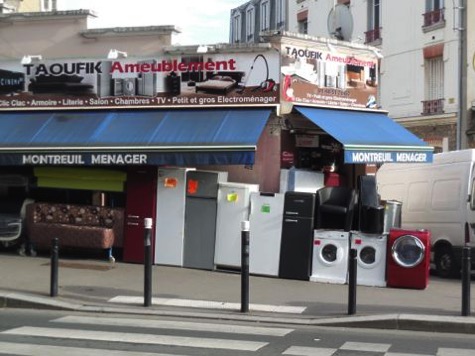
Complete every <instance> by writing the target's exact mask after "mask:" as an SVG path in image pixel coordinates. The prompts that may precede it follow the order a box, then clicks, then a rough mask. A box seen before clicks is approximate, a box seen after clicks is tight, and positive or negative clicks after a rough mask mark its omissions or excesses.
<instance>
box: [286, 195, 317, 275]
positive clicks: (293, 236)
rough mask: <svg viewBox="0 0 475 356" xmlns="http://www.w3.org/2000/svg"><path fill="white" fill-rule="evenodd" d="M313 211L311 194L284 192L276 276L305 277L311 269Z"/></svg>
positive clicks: (309, 273) (313, 205) (313, 197)
mask: <svg viewBox="0 0 475 356" xmlns="http://www.w3.org/2000/svg"><path fill="white" fill-rule="evenodd" d="M314 212H315V194H313V193H304V192H287V193H285V198H284V214H283V215H284V216H283V221H282V241H281V247H280V251H281V252H280V265H279V277H280V278H287V279H300V280H307V281H308V280H309V278H310V275H311V272H312V254H313V230H314Z"/></svg>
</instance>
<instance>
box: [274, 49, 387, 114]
mask: <svg viewBox="0 0 475 356" xmlns="http://www.w3.org/2000/svg"><path fill="white" fill-rule="evenodd" d="M353 52H356V53H352V52H351V50H349V49H347V48H342V47H339V48H337V47H336V46H327V45H326V44H324V43H315V42H311V43H309V45H308V46H293V45H291V44H282V48H281V55H282V68H281V73H282V79H281V82H282V92H281V99H282V101H284V102H291V103H295V104H297V103H299V104H306V105H315V106H323V107H332V108H338V109H355V110H361V109H364V110H367V109H378V103H377V101H376V97H377V86H378V78H377V75H378V74H377V73H378V70H377V65H378V58H377V57H376V55H375V54H373V53H372V52H370V51H365V52H366V53H364V52H363V51H358V50H353Z"/></svg>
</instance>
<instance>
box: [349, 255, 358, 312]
mask: <svg viewBox="0 0 475 356" xmlns="http://www.w3.org/2000/svg"><path fill="white" fill-rule="evenodd" d="M357 257H358V251H356V249H354V248H352V249H350V261H349V271H348V315H353V314H355V313H356V281H357V279H356V277H357V273H356V268H357V263H358V261H357Z"/></svg>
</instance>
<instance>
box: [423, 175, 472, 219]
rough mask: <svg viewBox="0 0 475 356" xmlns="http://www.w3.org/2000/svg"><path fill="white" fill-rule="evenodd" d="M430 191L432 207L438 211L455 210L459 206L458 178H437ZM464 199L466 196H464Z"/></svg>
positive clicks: (459, 188)
mask: <svg viewBox="0 0 475 356" xmlns="http://www.w3.org/2000/svg"><path fill="white" fill-rule="evenodd" d="M433 187H434V188H433V189H434V190H433V191H432V202H431V205H432V209H433V210H439V211H447V210H448V211H457V210H458V209H459V207H460V199H463V197H462V196H461V186H460V179H447V180H438V181H435V182H434V186H433ZM465 201H466V198H465Z"/></svg>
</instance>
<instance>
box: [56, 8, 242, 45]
mask: <svg viewBox="0 0 475 356" xmlns="http://www.w3.org/2000/svg"><path fill="white" fill-rule="evenodd" d="M246 2H247V0H130V1H126V0H58V10H78V9H89V10H93V11H94V12H95V13H96V14H97V18H96V19H92V20H91V21H90V23H89V28H99V27H127V26H163V25H173V26H175V27H177V28H178V29H180V31H181V34H178V35H174V36H173V40H172V41H173V44H176V45H178V44H180V45H189V44H198V45H199V44H210V43H220V42H229V20H230V13H231V9H234V8H235V7H238V6H239V5H242V4H244V3H246ZM127 3H129V4H130V5H126V4H127Z"/></svg>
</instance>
